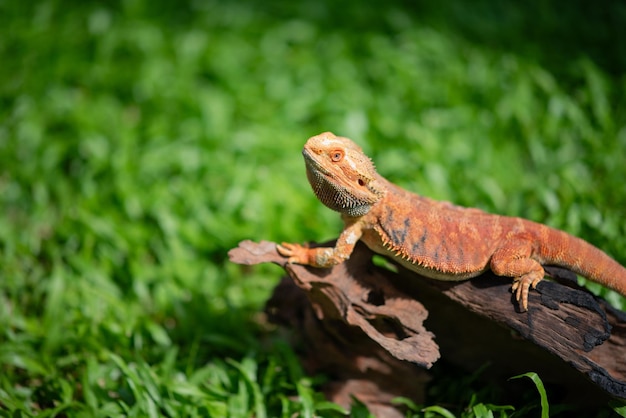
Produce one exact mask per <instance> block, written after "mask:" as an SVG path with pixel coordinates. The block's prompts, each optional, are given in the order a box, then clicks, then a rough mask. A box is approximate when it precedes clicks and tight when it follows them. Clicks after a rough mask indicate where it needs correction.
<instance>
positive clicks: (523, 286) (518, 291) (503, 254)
mask: <svg viewBox="0 0 626 418" xmlns="http://www.w3.org/2000/svg"><path fill="white" fill-rule="evenodd" d="M531 251H532V250H531V246H530V245H523V244H521V245H517V246H512V245H509V246H507V247H504V248H501V249H499V250H497V251H496V252H495V253H494V254H493V256H492V257H491V261H490V268H491V271H493V272H494V273H495V274H496V275H498V276H505V277H512V278H513V286H512V288H511V290H512V291H513V292H514V293H515V299H516V300H517V302H518V303H519V304H520V305H521V308H522V310H523V311H526V310H528V293H529V290H530V288H533V289H534V288H535V287H536V286H537V283H539V282H540V281H541V280H542V279H543V277H544V275H545V271H544V269H543V267H542V266H541V264H539V263H538V262H537V261H536V260H533V259H532V258H531V257H530V255H531Z"/></svg>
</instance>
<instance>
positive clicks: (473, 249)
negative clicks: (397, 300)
mask: <svg viewBox="0 0 626 418" xmlns="http://www.w3.org/2000/svg"><path fill="white" fill-rule="evenodd" d="M302 154H303V155H304V161H305V164H306V174H307V178H308V180H309V183H310V184H311V187H312V188H313V192H314V193H315V195H316V196H317V198H318V199H319V200H320V201H321V202H322V203H323V204H324V205H326V206H327V207H329V208H330V209H332V210H335V211H337V212H339V213H341V216H342V219H343V222H344V229H343V231H342V232H341V235H340V236H339V238H338V239H337V242H336V244H335V247H334V248H330V247H326V248H324V247H322V248H308V247H306V246H303V245H300V244H290V243H282V245H278V246H277V250H278V252H279V253H280V254H281V255H283V256H285V257H288V262H289V263H297V264H304V265H310V266H314V267H331V266H333V265H336V264H339V263H341V262H343V261H344V260H347V259H348V258H349V257H350V254H351V253H352V250H353V249H354V246H355V245H356V243H357V241H358V240H361V241H362V242H364V243H365V244H366V245H367V246H368V247H369V248H370V249H371V250H372V251H374V252H376V253H378V254H382V255H384V256H387V257H390V258H391V259H392V260H395V261H396V262H398V263H399V264H401V265H402V266H404V267H406V268H408V269H409V270H412V271H414V272H416V273H419V274H421V275H423V276H426V277H429V278H432V279H437V280H447V281H460V280H466V279H470V278H472V277H475V276H478V275H480V274H482V273H483V272H485V271H487V270H489V269H491V270H492V271H493V273H495V274H496V275H498V276H505V277H511V278H512V279H513V284H512V292H514V293H515V298H516V300H517V302H518V304H520V305H521V309H522V311H526V310H527V309H528V293H529V289H530V288H533V289H534V288H535V286H536V285H537V283H539V282H540V281H541V280H542V279H543V278H544V275H545V271H544V269H543V267H542V265H555V266H560V267H564V268H566V269H569V270H571V271H573V272H575V273H577V274H579V275H581V276H584V277H586V278H588V279H590V280H592V281H594V282H597V283H600V284H602V285H604V286H606V287H608V288H610V289H613V290H615V291H617V292H619V293H621V294H622V295H626V269H625V268H624V267H622V266H621V265H620V264H619V263H617V262H616V261H615V260H613V259H612V258H611V257H609V256H608V255H607V254H605V253H604V252H602V251H601V250H599V249H598V248H596V247H594V246H593V245H591V244H589V243H587V242H586V241H584V240H582V239H580V238H577V237H574V236H572V235H569V234H567V233H565V232H563V231H560V230H557V229H554V228H551V227H549V226H546V225H542V224H539V223H536V222H532V221H529V220H526V219H522V218H517V217H508V216H501V215H495V214H490V213H487V212H483V211H482V210H480V209H474V208H465V207H461V206H456V205H454V204H452V203H449V202H440V201H436V200H432V199H429V198H427V197H424V196H420V195H417V194H414V193H411V192H409V191H406V190H404V189H402V188H400V187H398V186H396V185H394V184H393V183H391V182H389V181H388V180H386V179H385V178H383V177H382V176H381V175H379V174H378V173H377V172H376V169H375V167H374V163H373V162H372V161H371V160H370V159H369V158H368V157H367V156H366V155H365V154H364V153H363V151H362V150H361V148H360V147H359V146H358V145H356V144H355V143H354V142H352V141H351V140H350V139H348V138H343V137H338V136H335V135H334V134H332V133H330V132H325V133H322V134H320V135H317V136H314V137H312V138H310V139H309V140H308V141H307V142H306V144H305V145H304V150H303V151H302Z"/></svg>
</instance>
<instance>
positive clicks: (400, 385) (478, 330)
mask: <svg viewBox="0 0 626 418" xmlns="http://www.w3.org/2000/svg"><path fill="white" fill-rule="evenodd" d="M323 245H324V246H332V245H333V243H325V244H323ZM373 255H374V254H373V253H372V252H371V251H370V250H369V249H368V248H367V247H365V246H364V245H362V244H360V243H359V244H358V245H357V247H356V249H355V251H354V252H353V254H352V255H351V257H350V259H349V260H347V261H346V262H345V263H342V264H340V265H338V266H335V267H333V268H331V269H317V268H311V267H308V266H300V265H293V264H286V260H285V258H283V257H282V256H280V255H279V254H278V253H277V252H276V245H275V244H274V243H271V242H267V241H262V242H261V243H254V242H251V241H242V242H241V243H240V244H239V247H237V248H235V249H233V250H231V251H230V252H229V257H230V259H231V261H233V262H235V263H238V264H247V265H251V264H258V263H265V262H272V263H276V264H278V265H280V266H282V267H283V268H285V270H286V271H287V273H288V274H289V278H284V279H283V280H282V281H281V283H280V284H279V285H278V286H277V288H276V289H275V291H274V294H273V296H272V298H271V299H270V300H269V301H268V303H267V306H266V311H267V313H268V315H269V318H270V320H272V321H273V322H275V323H278V324H281V325H284V326H287V327H288V328H290V329H292V330H294V332H295V334H296V335H295V338H296V340H297V341H298V344H297V345H299V346H300V347H301V348H302V349H301V357H302V359H303V363H304V365H305V367H306V369H307V371H308V372H310V373H319V372H323V373H325V374H326V375H328V376H329V377H330V378H331V380H330V382H329V384H327V385H326V387H325V392H326V394H327V396H328V397H329V399H330V400H332V401H334V402H337V403H339V404H341V405H343V406H346V407H347V406H349V405H350V403H351V396H355V397H357V398H358V399H359V400H360V401H361V402H364V403H365V404H366V405H367V406H368V408H370V411H371V412H372V413H374V414H375V415H376V416H403V414H402V413H401V412H400V411H398V410H397V409H395V407H394V406H393V405H392V404H391V400H392V399H393V398H395V397H398V396H404V397H408V398H411V399H412V400H414V401H415V402H417V403H420V402H422V401H423V398H424V389H425V384H426V382H427V381H428V374H427V372H426V369H428V368H430V367H431V366H432V365H433V363H434V362H435V361H437V360H438V358H439V355H440V352H441V355H442V356H443V358H444V359H445V360H446V361H447V362H449V363H452V364H455V365H457V366H460V367H463V368H466V369H468V370H471V371H475V370H477V369H478V368H480V367H483V366H484V365H485V364H488V363H489V364H490V365H491V367H488V368H486V370H485V372H484V376H483V377H486V378H493V379H498V380H499V381H502V380H505V379H507V378H509V377H511V376H514V375H517V374H520V373H525V372H528V371H535V372H537V373H539V375H540V377H541V378H542V379H543V381H544V382H545V383H549V384H550V383H553V384H555V385H556V386H557V387H562V388H563V393H567V394H568V395H569V398H568V399H564V401H567V402H576V403H580V401H581V399H584V400H585V402H587V403H592V404H596V405H603V404H605V403H606V402H607V401H608V400H609V399H610V398H611V397H618V398H622V399H626V315H625V314H624V313H623V312H620V311H617V310H614V309H612V308H611V307H610V306H608V305H607V304H606V303H605V302H604V301H603V300H599V299H596V298H594V297H593V296H591V295H590V294H589V293H587V292H586V291H583V290H580V289H579V288H578V289H577V288H575V287H577V286H576V285H571V284H570V285H568V286H564V285H562V284H559V283H555V282H550V281H543V282H541V283H539V285H538V286H537V290H536V291H531V293H530V297H529V310H528V312H523V313H522V312H519V310H518V308H517V304H516V303H515V301H514V299H513V297H512V294H511V292H510V288H511V280H510V279H507V278H501V277H497V276H494V275H493V274H491V273H486V274H484V275H482V276H480V277H477V278H475V279H472V280H468V281H463V282H441V281H435V280H430V279H427V278H424V277H422V276H419V275H417V274H416V273H413V272H411V271H408V270H405V269H403V268H402V267H400V266H397V265H395V264H393V265H392V264H388V265H390V266H392V267H391V268H383V267H378V266H375V265H374V264H373V263H372V256H373ZM547 270H548V271H549V273H550V274H551V275H552V276H553V277H554V278H555V279H556V280H558V281H566V282H567V281H568V280H569V281H570V282H571V279H572V277H573V278H574V282H575V276H573V274H572V273H569V272H567V271H564V270H562V269H557V268H549V269H548V268H547ZM566 284H567V283H566ZM569 286H574V288H572V287H569ZM435 336H436V342H435ZM580 395H584V397H582V398H581V397H580Z"/></svg>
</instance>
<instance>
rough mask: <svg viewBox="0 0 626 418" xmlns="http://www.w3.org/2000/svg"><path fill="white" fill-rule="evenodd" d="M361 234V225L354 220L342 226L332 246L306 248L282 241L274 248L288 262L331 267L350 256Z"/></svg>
mask: <svg viewBox="0 0 626 418" xmlns="http://www.w3.org/2000/svg"><path fill="white" fill-rule="evenodd" d="M362 234H363V231H362V225H361V224H360V223H359V222H355V223H353V224H351V225H348V226H346V227H345V228H344V230H343V231H342V232H341V235H339V238H337V243H336V244H335V246H334V247H318V248H308V247H306V246H303V245H300V244H290V243H287V242H283V243H282V244H281V245H277V246H276V249H277V250H278V252H279V253H280V254H281V255H283V256H285V257H289V259H288V262H289V263H296V264H304V265H308V266H313V267H332V266H334V265H337V264H339V263H341V262H343V261H345V260H347V259H348V258H350V254H352V251H353V250H354V246H355V245H356V243H357V241H358V240H359V238H361V235H362Z"/></svg>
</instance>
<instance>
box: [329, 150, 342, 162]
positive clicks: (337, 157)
mask: <svg viewBox="0 0 626 418" xmlns="http://www.w3.org/2000/svg"><path fill="white" fill-rule="evenodd" d="M330 159H331V160H332V161H334V162H336V163H337V162H339V161H341V160H343V151H341V150H335V151H332V152H331V153H330Z"/></svg>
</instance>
